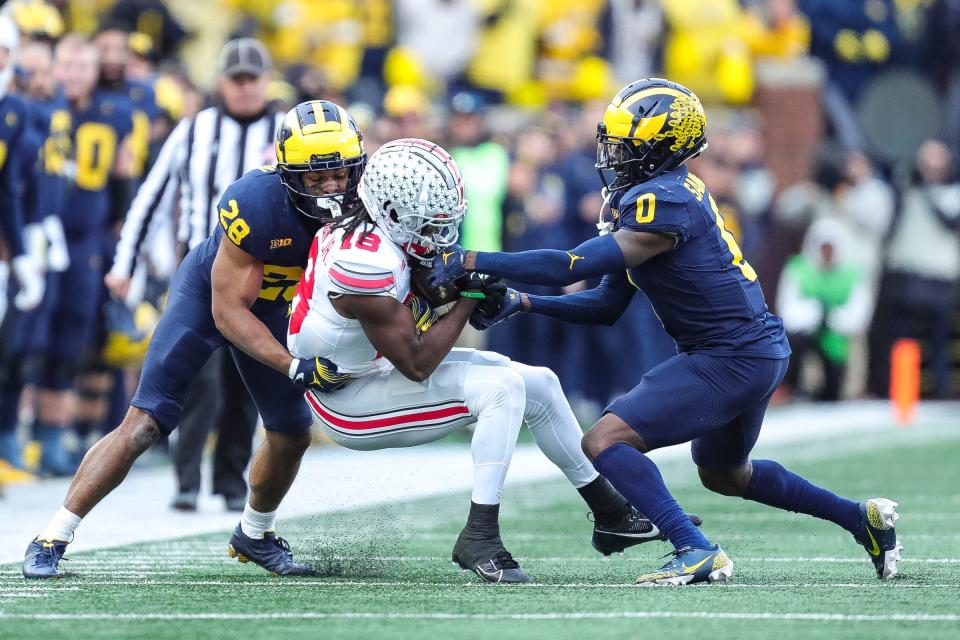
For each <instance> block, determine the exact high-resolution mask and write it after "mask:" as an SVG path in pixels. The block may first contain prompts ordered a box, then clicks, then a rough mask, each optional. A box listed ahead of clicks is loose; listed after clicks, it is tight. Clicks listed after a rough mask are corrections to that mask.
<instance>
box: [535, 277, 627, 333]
mask: <svg viewBox="0 0 960 640" xmlns="http://www.w3.org/2000/svg"><path fill="white" fill-rule="evenodd" d="M635 292H636V289H634V288H633V287H632V286H631V285H630V283H629V282H627V276H626V272H625V271H624V272H620V273H612V274H607V275H605V276H603V278H602V279H601V280H600V284H598V285H597V286H596V287H594V288H593V289H589V290H587V291H580V292H578V293H568V294H567V295H565V296H534V295H528V296H527V298H528V299H529V300H530V313H538V314H540V315H544V316H547V317H550V318H554V319H556V320H562V321H563V322H570V323H573V324H605V325H611V324H613V323H614V322H616V321H617V319H618V318H619V317H620V316H621V315H623V312H624V311H626V309H627V307H628V306H629V305H630V301H631V300H632V299H633V294H634V293H635Z"/></svg>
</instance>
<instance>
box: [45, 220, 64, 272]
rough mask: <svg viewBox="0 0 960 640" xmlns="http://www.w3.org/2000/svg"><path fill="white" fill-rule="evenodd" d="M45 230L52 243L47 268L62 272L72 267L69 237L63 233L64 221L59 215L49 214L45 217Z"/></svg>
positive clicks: (48, 252)
mask: <svg viewBox="0 0 960 640" xmlns="http://www.w3.org/2000/svg"><path fill="white" fill-rule="evenodd" d="M43 231H44V233H45V234H46V236H47V241H48V242H49V243H50V248H49V249H47V269H49V270H50V271H57V272H62V271H66V270H67V268H69V267H70V252H69V251H68V250H67V239H66V237H65V236H64V234H63V223H62V222H60V217H59V216H47V217H46V218H44V219H43Z"/></svg>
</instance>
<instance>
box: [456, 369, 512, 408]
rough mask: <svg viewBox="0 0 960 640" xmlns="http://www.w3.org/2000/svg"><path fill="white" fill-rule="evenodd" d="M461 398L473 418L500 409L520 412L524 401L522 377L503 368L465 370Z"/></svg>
mask: <svg viewBox="0 0 960 640" xmlns="http://www.w3.org/2000/svg"><path fill="white" fill-rule="evenodd" d="M463 395H464V398H463V399H464V402H465V403H466V405H467V407H469V408H470V411H471V413H473V415H475V416H479V415H480V414H481V413H482V412H484V411H487V410H491V409H494V408H498V407H502V406H511V407H517V408H519V410H520V411H521V412H522V410H523V407H524V405H525V404H526V399H527V394H526V387H525V385H524V380H523V377H522V376H521V375H520V374H519V373H517V372H516V371H514V370H513V369H511V368H507V367H486V366H470V367H468V368H467V371H466V373H465V375H464V381H463Z"/></svg>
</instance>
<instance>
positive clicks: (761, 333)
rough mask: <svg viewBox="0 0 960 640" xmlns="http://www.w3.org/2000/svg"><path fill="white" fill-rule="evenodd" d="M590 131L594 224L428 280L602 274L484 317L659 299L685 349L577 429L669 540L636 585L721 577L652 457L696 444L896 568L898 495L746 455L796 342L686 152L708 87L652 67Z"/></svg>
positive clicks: (746, 480)
mask: <svg viewBox="0 0 960 640" xmlns="http://www.w3.org/2000/svg"><path fill="white" fill-rule="evenodd" d="M597 143H598V145H597V168H598V169H599V171H600V174H601V178H602V179H603V181H604V184H605V185H606V191H605V195H606V205H605V207H604V211H603V212H602V213H601V224H600V228H601V235H600V236H599V237H597V238H593V239H590V240H588V241H586V242H584V243H583V244H581V245H579V246H578V247H576V248H575V249H572V250H570V251H553V250H535V251H525V252H520V253H513V254H510V253H485V252H472V251H466V252H465V251H464V250H463V249H462V248H460V247H452V248H450V249H448V250H447V251H445V252H444V253H442V254H440V255H438V256H437V257H436V258H435V260H434V272H433V274H432V276H431V277H432V279H433V280H434V281H448V280H452V279H455V278H457V277H459V276H461V275H462V274H463V273H465V272H466V271H476V272H479V273H486V274H490V275H495V276H501V277H504V278H510V279H512V280H515V281H518V282H528V283H538V284H543V283H548V284H554V285H568V284H572V283H574V282H579V281H581V280H586V279H588V278H591V277H595V276H603V278H602V280H601V281H600V284H599V285H598V286H597V287H595V288H593V289H590V290H588V291H583V292H580V293H573V294H569V295H564V296H535V295H527V294H520V293H519V292H516V291H510V292H508V295H507V296H506V297H505V301H506V302H505V303H504V305H503V307H502V308H501V310H500V312H499V313H498V314H497V315H496V316H495V317H493V318H491V319H485V318H484V317H482V316H478V317H476V318H475V319H474V320H473V322H474V324H475V326H476V325H479V326H481V327H486V326H491V325H492V324H494V323H496V322H498V321H501V320H503V319H505V318H507V317H509V316H511V315H513V314H514V313H517V312H519V311H525V312H529V313H539V314H543V315H547V316H550V317H552V318H556V319H559V320H564V321H567V322H575V323H589V324H612V323H613V322H614V321H615V320H616V319H617V318H618V317H619V316H620V315H621V314H622V313H623V312H624V310H625V309H626V308H627V305H628V304H629V302H630V299H631V297H632V296H633V293H634V292H635V291H636V290H637V289H642V290H643V291H644V293H646V294H647V296H648V297H649V298H650V302H651V303H652V304H653V308H654V310H655V311H656V312H657V315H658V316H659V317H660V319H661V321H662V322H663V325H664V328H665V329H666V330H667V332H668V333H669V334H670V335H671V336H672V337H673V338H674V340H675V341H676V343H677V350H678V354H677V355H676V356H674V357H672V358H670V359H669V360H667V361H666V362H664V363H662V364H660V365H658V366H657V367H654V368H653V369H652V370H651V371H649V372H648V373H647V374H646V375H645V376H643V378H642V379H641V381H640V383H639V384H638V385H637V386H636V387H634V388H633V389H632V390H631V391H629V392H627V393H626V394H624V395H622V396H620V397H619V398H617V399H616V400H614V401H613V402H612V403H611V404H610V406H608V407H607V408H606V410H605V412H604V415H603V416H602V417H601V419H600V420H599V421H598V422H597V423H596V424H595V425H594V426H593V428H591V429H590V430H589V432H588V433H587V434H586V435H585V436H584V438H583V448H584V451H585V453H586V454H587V456H588V457H589V458H590V459H591V460H592V461H593V463H594V466H595V467H596V468H597V470H598V471H599V472H600V473H601V474H603V475H604V476H606V477H607V478H608V479H609V480H610V482H611V483H612V484H613V485H614V486H615V487H616V488H617V489H618V490H619V491H620V493H622V494H623V495H624V496H625V497H626V498H627V499H628V500H629V501H630V502H631V503H632V504H633V505H634V506H635V507H636V508H637V509H638V510H640V511H641V512H643V513H644V514H646V516H647V517H648V518H650V520H651V521H652V522H653V523H654V524H655V525H657V527H658V528H659V529H660V531H661V533H663V534H665V535H666V536H667V538H669V540H670V541H671V542H672V543H673V545H674V547H675V552H674V557H673V559H672V560H670V561H669V562H667V563H666V564H665V565H664V566H663V567H661V568H660V569H659V570H656V571H652V572H650V573H646V574H644V575H642V576H640V577H639V578H638V580H637V582H638V583H650V584H675V585H682V584H693V583H696V582H706V581H711V582H712V581H723V580H726V579H727V578H729V577H730V575H731V574H732V571H733V562H732V561H731V560H730V558H729V556H727V554H726V553H725V552H724V551H723V549H721V548H720V546H719V545H714V544H713V543H711V542H710V541H709V540H708V539H707V538H706V537H705V536H704V535H703V534H702V533H701V532H700V531H699V530H698V529H697V528H696V527H695V526H693V525H692V524H691V523H690V521H689V519H687V518H686V516H684V514H683V512H682V511H681V510H680V507H679V506H678V505H677V503H676V501H675V500H674V499H673V497H672V496H671V495H670V493H669V491H668V490H667V488H666V486H665V485H664V483H663V479H662V477H661V476H660V472H659V470H658V469H657V467H656V465H655V464H654V463H653V462H652V461H651V460H650V459H649V458H648V457H647V456H646V455H645V454H646V453H647V452H649V451H651V450H653V449H657V448H660V447H664V446H667V445H672V444H678V443H682V442H692V453H693V459H694V462H695V463H696V464H697V467H698V471H699V474H700V479H701V481H702V482H703V485H704V486H705V487H706V488H708V489H710V490H712V491H715V492H717V493H721V494H724V495H730V496H740V497H743V498H746V499H748V500H754V501H756V502H761V503H763V504H767V505H770V506H774V507H778V508H781V509H786V510H790V511H796V512H800V513H806V514H810V515H813V516H816V517H818V518H823V519H825V520H829V521H831V522H834V523H835V524H837V525H839V526H841V527H843V528H844V529H846V530H847V531H849V532H850V533H852V534H853V536H854V538H855V539H856V541H857V542H858V543H860V544H862V545H863V546H864V547H865V548H866V550H867V552H868V554H869V555H870V558H871V560H872V561H873V564H874V566H875V568H876V572H877V575H878V577H880V578H890V577H892V576H894V575H896V573H897V562H898V561H899V559H900V543H899V541H898V540H897V536H896V532H895V530H894V524H893V523H894V520H896V518H897V517H898V516H897V514H896V511H895V510H894V507H895V506H896V503H894V502H892V501H890V500H887V499H885V498H874V499H870V500H863V501H861V502H860V503H859V504H858V503H857V502H853V501H851V500H847V499H845V498H841V497H839V496H837V495H835V494H833V493H831V492H829V491H827V490H825V489H822V488H820V487H816V486H814V485H813V484H811V483H809V482H807V481H806V480H804V479H803V478H801V477H799V476H797V475H796V474H794V473H791V472H790V471H788V470H787V469H785V468H784V467H782V466H781V465H780V464H778V463H777V462H774V461H772V460H751V459H750V451H751V449H752V448H753V445H754V444H755V443H756V440H757V437H758V436H759V433H760V426H761V423H762V422H763V415H764V412H765V411H766V408H767V404H768V402H769V401H770V396H771V395H772V394H773V392H774V390H775V389H776V388H777V385H779V384H780V381H781V380H782V379H783V375H784V373H785V372H786V369H787V361H788V359H789V356H790V346H789V344H788V343H787V338H786V334H785V333H784V330H783V325H782V322H781V320H780V318H779V317H777V316H775V315H773V314H772V313H770V312H769V311H768V310H767V306H766V303H765V302H764V298H763V292H762V291H761V289H760V283H759V282H758V281H757V274H756V272H755V271H754V270H753V268H752V267H751V266H750V264H749V263H748V262H747V261H746V260H745V259H744V257H743V254H742V252H741V250H740V247H739V246H738V245H737V242H736V240H735V239H734V237H733V235H732V234H731V233H730V232H729V231H728V230H727V229H726V228H725V226H724V221H723V218H722V216H721V215H720V213H719V211H718V210H717V207H716V204H715V202H714V200H713V197H712V196H711V195H710V193H709V191H707V188H706V186H705V185H704V183H703V182H702V181H701V180H700V179H699V178H697V177H696V176H695V175H694V174H692V173H691V172H690V170H689V169H688V168H687V166H686V164H685V163H686V161H687V160H689V159H691V158H693V157H696V156H697V155H699V154H700V153H701V152H702V151H703V150H704V149H705V148H706V146H707V139H706V116H705V114H704V111H703V107H702V106H701V104H700V100H699V99H698V98H697V97H696V95H694V94H693V93H692V92H691V91H690V90H689V89H687V88H686V87H683V86H681V85H678V84H676V83H673V82H669V81H667V80H662V79H659V78H650V79H644V80H639V81H637V82H634V83H632V84H629V85H627V86H626V87H624V88H623V89H622V90H621V91H620V92H619V93H618V94H617V95H616V97H614V99H613V101H612V102H611V104H610V105H609V106H608V107H607V110H606V112H605V113H604V116H603V120H602V121H601V122H600V123H599V125H598V129H597Z"/></svg>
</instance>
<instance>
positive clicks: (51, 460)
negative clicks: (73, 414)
mask: <svg viewBox="0 0 960 640" xmlns="http://www.w3.org/2000/svg"><path fill="white" fill-rule="evenodd" d="M33 430H34V434H35V435H36V438H37V440H39V441H40V466H41V468H47V467H53V468H55V467H68V466H70V459H69V456H68V455H67V450H66V448H65V447H64V444H63V436H64V434H65V433H66V429H64V428H62V427H61V426H60V425H58V424H54V423H52V422H43V421H40V420H38V421H37V422H36V423H35V424H34V427H33Z"/></svg>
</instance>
